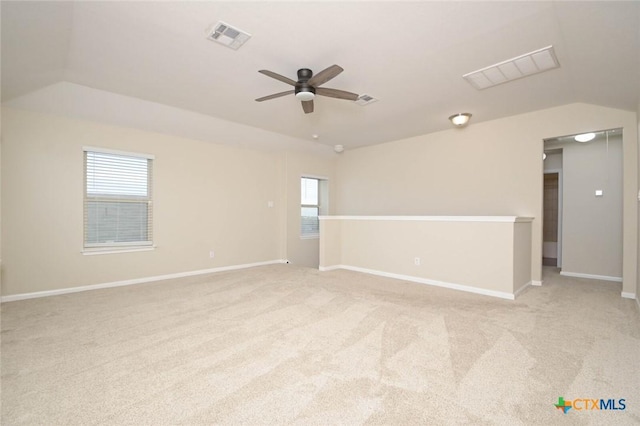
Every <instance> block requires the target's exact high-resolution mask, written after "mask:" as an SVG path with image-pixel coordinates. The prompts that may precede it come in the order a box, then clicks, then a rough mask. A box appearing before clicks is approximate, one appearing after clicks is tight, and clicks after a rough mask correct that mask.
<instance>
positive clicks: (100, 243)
mask: <svg viewBox="0 0 640 426" xmlns="http://www.w3.org/2000/svg"><path fill="white" fill-rule="evenodd" d="M152 164H153V156H150V155H143V154H131V153H123V152H117V151H108V150H102V149H97V148H85V149H84V177H85V185H84V248H85V249H87V250H89V251H96V250H97V251H101V250H114V249H127V248H140V247H151V246H153V239H152V230H153V226H152V218H153V215H152V199H151V193H152V191H151V189H152V187H151V182H152Z"/></svg>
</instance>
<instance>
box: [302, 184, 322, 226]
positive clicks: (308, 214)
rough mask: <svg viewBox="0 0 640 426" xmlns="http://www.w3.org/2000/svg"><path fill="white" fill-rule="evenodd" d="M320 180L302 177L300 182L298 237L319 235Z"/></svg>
mask: <svg viewBox="0 0 640 426" xmlns="http://www.w3.org/2000/svg"><path fill="white" fill-rule="evenodd" d="M319 183H320V180H319V179H313V178H306V177H303V178H301V180H300V189H301V193H300V199H301V201H302V203H301V204H302V205H301V206H300V235H301V236H303V237H305V236H307V237H308V236H314V235H318V234H319V233H320V223H319V220H318V215H319V214H320V197H319V190H320V186H319Z"/></svg>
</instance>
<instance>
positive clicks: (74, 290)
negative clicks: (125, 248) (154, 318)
mask: <svg viewBox="0 0 640 426" xmlns="http://www.w3.org/2000/svg"><path fill="white" fill-rule="evenodd" d="M278 263H288V261H287V260H283V259H278V260H268V261H266V262H256V263H245V264H242V265H231V266H221V267H219V268H211V269H200V270H197V271H187V272H178V273H175V274H168V275H156V276H154V277H144V278H136V279H132V280H124V281H114V282H110V283H102V284H91V285H83V286H79V287H69V288H61V289H57V290H46V291H36V292H33V293H22V294H12V295H10V296H2V298H0V301H1V302H2V303H4V302H14V301H16V300H25V299H35V298H38V297H49V296H58V295H60V294H68V293H78V292H80V291H89V290H99V289H101V288H112V287H122V286H125V285H134V284H143V283H148V282H152V281H163V280H170V279H173V278H184V277H191V276H194V275H204V274H213V273H216V272H224V271H234V270H237V269H246V268H253V267H256V266H265V265H273V264H278Z"/></svg>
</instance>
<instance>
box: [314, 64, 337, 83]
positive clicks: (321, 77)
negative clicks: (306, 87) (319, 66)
mask: <svg viewBox="0 0 640 426" xmlns="http://www.w3.org/2000/svg"><path fill="white" fill-rule="evenodd" d="M342 71H344V70H343V69H342V67H340V66H338V65H331V66H330V67H329V68H327V69H324V70H322V71H320V72H319V73H318V74H316V75H314V76H313V77H311V78H310V79H309V82H308V83H309V84H310V85H311V86H313V87H318V86H320V85H321V84H324V83H326V82H327V81H329V80H331V79H332V78H333V77H335V76H337V75H338V74H340V73H341V72H342Z"/></svg>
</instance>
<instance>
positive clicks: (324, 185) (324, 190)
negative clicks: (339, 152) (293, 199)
mask: <svg viewBox="0 0 640 426" xmlns="http://www.w3.org/2000/svg"><path fill="white" fill-rule="evenodd" d="M302 179H314V180H317V181H318V204H302V199H301V200H300V208H301V209H302V208H305V207H310V208H317V209H318V216H322V215H326V214H328V210H329V209H328V207H329V199H328V194H329V179H328V178H327V177H324V176H315V175H308V174H303V175H301V176H300V180H299V182H300V185H301V186H302ZM299 218H300V227H299V229H300V239H301V240H311V239H318V238H320V228H319V226H320V221H319V220H318V232H317V233H312V234H311V233H309V234H303V233H302V212H301V213H300V216H299Z"/></svg>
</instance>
